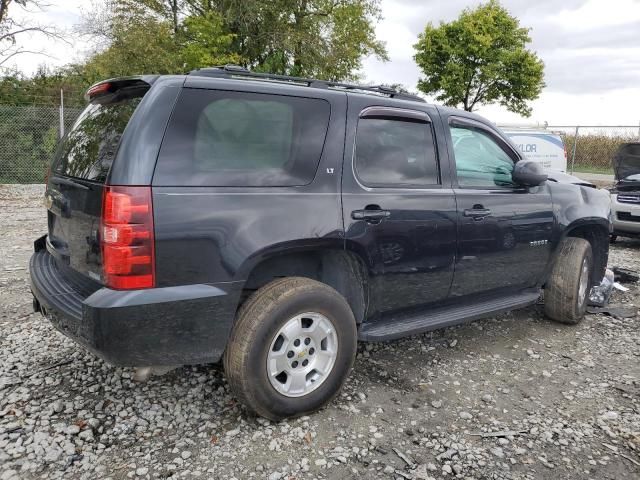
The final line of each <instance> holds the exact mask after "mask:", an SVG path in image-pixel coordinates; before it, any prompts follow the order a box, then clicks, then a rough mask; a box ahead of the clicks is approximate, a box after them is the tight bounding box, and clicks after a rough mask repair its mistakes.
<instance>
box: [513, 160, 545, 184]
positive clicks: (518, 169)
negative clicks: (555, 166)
mask: <svg viewBox="0 0 640 480" xmlns="http://www.w3.org/2000/svg"><path fill="white" fill-rule="evenodd" d="M512 178H513V181H514V182H515V183H516V184H518V185H522V186H525V187H537V186H539V185H542V184H543V183H544V182H546V181H547V178H548V175H547V174H546V173H544V170H543V169H542V165H540V164H539V163H538V162H534V161H533V160H520V161H519V162H517V163H516V165H515V167H514V169H513V175H512Z"/></svg>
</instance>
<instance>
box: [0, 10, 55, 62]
mask: <svg viewBox="0 0 640 480" xmlns="http://www.w3.org/2000/svg"><path fill="white" fill-rule="evenodd" d="M12 4H15V5H17V6H18V7H20V8H21V9H22V10H23V11H26V12H27V13H29V10H30V9H35V10H40V9H42V8H43V7H45V6H46V4H45V3H44V2H43V1H41V0H0V68H4V66H5V65H6V63H7V62H8V61H9V60H11V59H12V58H14V57H16V56H17V55H24V54H29V53H31V54H39V55H44V53H43V52H40V51H35V50H29V49H27V48H24V47H23V46H22V45H20V44H19V43H18V37H23V36H25V35H28V34H32V35H33V34H37V35H43V36H45V37H47V38H51V39H53V38H55V39H63V37H62V35H61V33H60V32H59V31H58V30H57V29H55V28H54V27H51V26H47V25H39V24H34V23H28V22H27V21H24V20H21V19H18V18H15V17H14V16H10V15H9V7H10V6H11V5H12Z"/></svg>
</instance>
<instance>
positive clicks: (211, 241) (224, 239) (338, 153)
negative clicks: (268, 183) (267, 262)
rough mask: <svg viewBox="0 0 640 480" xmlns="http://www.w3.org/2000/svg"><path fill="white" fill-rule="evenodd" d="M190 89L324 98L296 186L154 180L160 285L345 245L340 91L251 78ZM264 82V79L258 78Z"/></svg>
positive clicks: (203, 279) (240, 276)
mask: <svg viewBox="0 0 640 480" xmlns="http://www.w3.org/2000/svg"><path fill="white" fill-rule="evenodd" d="M188 81H190V82H191V86H192V87H194V86H195V87H197V88H212V89H222V90H235V91H242V90H243V89H247V91H251V92H256V93H275V94H286V95H292V94H293V95H298V96H302V97H310V98H313V97H315V98H323V99H325V100H327V101H328V102H329V103H330V106H331V110H330V120H329V127H328V131H327V137H326V141H325V145H324V149H323V151H322V155H321V158H320V163H319V166H318V170H317V172H316V175H315V178H314V180H313V181H312V182H311V183H310V184H309V185H304V186H299V187H181V186H172V185H161V184H157V183H156V182H154V184H153V208H154V222H155V235H156V237H155V240H156V281H157V285H158V286H159V287H162V286H173V285H186V284H196V283H207V284H211V283H221V282H238V283H239V284H242V282H244V280H246V278H247V277H248V275H249V273H250V271H251V269H252V268H253V266H255V265H256V264H257V263H259V262H260V261H261V260H262V259H264V258H266V257H267V256H270V255H274V254H277V253H279V252H285V251H287V252H291V251H295V250H299V249H306V248H318V247H323V248H336V249H341V248H343V245H344V238H343V222H342V215H341V203H340V202H341V200H340V194H339V191H340V190H339V188H340V176H341V170H342V154H343V149H344V135H345V133H344V132H345V116H346V98H345V97H346V95H345V94H344V93H340V92H334V91H326V92H322V91H320V92H319V91H318V90H316V89H307V88H305V87H299V88H295V89H287V90H286V91H284V92H283V90H282V87H281V86H277V85H269V84H266V85H262V84H260V85H259V84H258V83H257V82H242V83H239V82H237V81H236V82H229V81H224V80H212V79H205V78H196V77H194V78H189V79H188ZM260 83H266V82H260Z"/></svg>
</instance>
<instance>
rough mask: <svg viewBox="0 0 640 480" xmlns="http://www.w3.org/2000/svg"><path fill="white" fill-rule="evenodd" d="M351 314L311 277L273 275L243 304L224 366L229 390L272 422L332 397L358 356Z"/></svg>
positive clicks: (340, 299) (337, 297)
mask: <svg viewBox="0 0 640 480" xmlns="http://www.w3.org/2000/svg"><path fill="white" fill-rule="evenodd" d="M356 344H357V330H356V322H355V319H354V316H353V312H352V311H351V308H350V307H349V304H348V303H347V302H346V300H345V299H344V297H342V296H341V295H340V294H339V293H338V292H336V291H335V290H334V289H333V288H331V287H329V286H328V285H325V284H323V283H320V282H317V281H315V280H311V279H308V278H299V277H289V278H282V279H278V280H274V281H272V282H270V283H268V284H267V285H265V286H264V287H262V288H260V289H259V290H258V291H256V292H255V293H254V294H253V295H252V296H251V297H250V298H249V299H248V300H247V301H246V302H245V304H244V305H243V306H242V307H241V308H240V311H239V313H238V316H237V319H236V323H235V325H234V328H233V331H232V332H231V336H230V338H229V343H228V344H227V349H226V351H225V355H224V366H225V372H226V375H227V380H228V382H229V385H230V387H231V390H232V392H233V393H234V394H235V395H236V397H237V398H238V400H239V401H240V402H242V403H243V404H244V405H245V406H246V407H247V408H249V409H250V410H252V411H254V412H255V413H257V414H258V415H261V416H263V417H266V418H268V419H270V420H281V419H283V418H287V417H296V416H300V415H305V414H307V413H311V412H313V411H315V410H318V409H319V408H321V407H322V406H324V405H325V404H327V403H328V402H330V401H331V400H332V399H333V398H334V397H335V396H336V395H337V394H338V392H339V391H340V389H341V388H342V385H343V384H344V382H345V380H346V378H347V376H348V374H349V372H350V370H351V367H352V366H353V362H354V359H355V355H356Z"/></svg>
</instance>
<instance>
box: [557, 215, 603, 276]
mask: <svg viewBox="0 0 640 480" xmlns="http://www.w3.org/2000/svg"><path fill="white" fill-rule="evenodd" d="M567 237H577V238H583V239H585V240H586V241H588V242H589V243H590V244H591V251H592V253H593V267H594V268H593V271H592V272H591V284H592V285H597V284H599V283H600V281H601V280H602V277H604V272H605V270H606V268H607V261H608V259H609V231H608V230H607V229H606V228H604V227H602V226H600V225H580V226H577V227H575V228H572V229H571V230H570V231H569V232H568V233H567Z"/></svg>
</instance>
